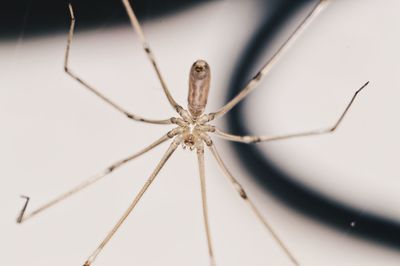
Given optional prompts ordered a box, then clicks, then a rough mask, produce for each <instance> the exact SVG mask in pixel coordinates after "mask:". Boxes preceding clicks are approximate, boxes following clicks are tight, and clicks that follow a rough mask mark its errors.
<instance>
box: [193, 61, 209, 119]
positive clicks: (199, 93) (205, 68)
mask: <svg viewBox="0 0 400 266" xmlns="http://www.w3.org/2000/svg"><path fill="white" fill-rule="evenodd" d="M210 78H211V75H210V67H209V65H208V64H207V62H206V61H204V60H197V61H196V62H194V64H193V65H192V68H191V69H190V74H189V95H188V107H189V112H190V113H191V114H192V116H193V117H194V118H197V117H199V116H200V115H202V114H203V112H204V109H205V107H206V104H207V98H208V91H209V89H210Z"/></svg>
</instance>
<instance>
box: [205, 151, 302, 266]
mask: <svg viewBox="0 0 400 266" xmlns="http://www.w3.org/2000/svg"><path fill="white" fill-rule="evenodd" d="M208 147H209V148H210V150H211V152H212V154H213V155H214V158H215V160H216V161H217V162H218V165H219V166H220V167H221V170H222V172H223V173H224V174H225V176H226V177H227V178H228V179H229V181H231V183H232V185H233V186H234V187H235V189H236V191H237V192H238V193H239V195H240V197H241V198H242V199H243V200H244V201H246V203H247V204H248V205H249V206H250V208H251V210H252V211H253V212H254V214H255V215H256V216H257V218H258V219H259V220H260V221H261V223H262V224H263V225H264V226H265V228H266V229H267V230H268V231H269V232H270V233H271V235H272V236H273V238H274V239H275V241H276V242H277V243H278V244H279V246H280V247H281V248H282V250H283V251H284V252H285V253H286V255H287V256H288V258H289V259H290V261H291V262H292V263H293V265H299V263H298V262H297V260H296V259H295V258H294V256H293V254H292V253H291V252H290V251H289V249H288V247H287V246H286V245H285V244H284V243H283V241H282V240H281V239H280V238H279V237H278V235H277V234H276V233H275V231H274V229H273V228H272V227H271V225H270V224H269V223H268V222H267V220H266V219H265V218H264V217H263V216H262V215H261V212H260V211H259V210H258V209H257V207H256V205H254V203H253V201H251V200H250V198H249V197H248V195H247V193H246V191H245V190H244V189H243V187H242V185H240V183H239V182H238V181H237V180H236V178H235V177H234V176H233V175H232V174H231V172H230V171H229V170H228V168H227V167H226V165H225V164H224V162H223V161H222V159H221V156H220V155H219V153H218V152H217V149H216V148H215V146H214V144H211V145H210V146H208Z"/></svg>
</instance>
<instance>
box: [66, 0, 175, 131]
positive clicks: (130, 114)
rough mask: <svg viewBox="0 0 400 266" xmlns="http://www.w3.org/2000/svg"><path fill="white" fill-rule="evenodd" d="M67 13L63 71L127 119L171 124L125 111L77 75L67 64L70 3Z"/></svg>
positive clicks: (71, 25) (71, 31)
mask: <svg viewBox="0 0 400 266" xmlns="http://www.w3.org/2000/svg"><path fill="white" fill-rule="evenodd" d="M69 13H70V17H71V24H70V29H69V34H68V40H67V47H66V49H65V58H64V59H65V60H64V71H65V72H66V73H67V74H68V75H69V76H71V77H72V78H73V79H75V80H76V81H78V82H79V83H80V84H82V85H83V86H84V87H85V88H87V89H88V90H89V91H91V92H93V93H94V94H95V95H97V96H98V97H100V98H101V99H102V100H103V101H105V102H106V103H108V104H109V105H111V106H112V107H114V108H115V109H116V110H117V111H119V112H120V113H122V114H124V115H125V116H126V117H128V118H129V119H132V120H135V121H140V122H145V123H150V124H161V125H162V124H171V119H163V120H153V119H147V118H143V117H141V116H138V115H136V114H132V113H130V112H128V111H126V110H125V109H124V108H122V107H121V106H119V105H117V104H116V103H114V102H113V101H111V100H110V99H108V98H107V97H106V96H104V95H103V94H102V93H100V92H99V91H98V90H97V89H96V88H94V87H93V86H91V85H89V84H88V83H87V82H86V81H84V80H83V79H81V78H80V77H79V76H77V75H76V74H75V73H74V72H73V71H72V70H71V69H70V68H69V66H68V63H69V51H70V47H71V43H72V38H73V36H74V28H75V16H74V11H73V9H72V6H71V4H70V5H69Z"/></svg>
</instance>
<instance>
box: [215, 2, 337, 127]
mask: <svg viewBox="0 0 400 266" xmlns="http://www.w3.org/2000/svg"><path fill="white" fill-rule="evenodd" d="M328 1H329V0H320V1H319V2H318V4H316V5H315V6H314V8H313V9H312V10H311V11H310V13H308V15H307V16H306V18H305V19H304V20H303V21H302V22H301V23H300V25H299V26H298V27H297V28H296V29H295V31H294V32H293V33H292V34H291V35H290V36H289V38H288V39H287V40H286V41H285V42H284V43H283V44H282V46H281V47H280V48H279V49H278V50H277V51H276V52H275V54H274V55H273V56H272V57H271V59H269V60H268V61H267V62H266V63H265V65H264V66H263V67H262V68H261V70H260V71H259V72H258V73H257V74H256V75H255V76H254V77H253V78H252V79H251V80H250V81H249V82H248V83H247V85H246V86H245V87H244V88H243V89H242V90H241V91H240V92H239V93H238V94H237V95H236V96H235V97H234V98H233V99H231V100H230V101H229V102H228V103H227V104H225V105H224V106H222V107H221V108H220V109H219V110H218V111H216V112H214V113H210V114H209V115H210V116H211V120H212V119H215V118H217V117H221V116H223V115H224V114H225V113H227V112H228V111H229V110H231V109H232V108H233V107H234V106H235V105H236V104H238V103H239V102H240V101H241V100H243V99H244V98H245V97H246V96H247V95H248V94H249V93H250V92H251V91H253V89H255V88H256V87H257V85H258V84H259V83H260V82H261V81H262V80H263V79H264V77H265V76H266V75H267V74H268V73H269V72H270V71H271V69H272V68H273V67H274V65H275V64H276V63H277V62H278V61H279V59H280V58H281V57H282V55H283V54H284V53H285V52H286V51H287V50H288V48H289V47H290V46H291V45H292V44H293V43H294V41H295V40H296V39H297V37H299V35H300V34H301V33H302V32H303V31H304V29H305V28H306V27H307V26H308V25H309V23H310V22H311V21H312V20H313V19H314V18H315V17H316V15H317V14H318V13H319V12H320V11H321V10H322V8H323V7H324V5H325V4H326V3H327V2H328Z"/></svg>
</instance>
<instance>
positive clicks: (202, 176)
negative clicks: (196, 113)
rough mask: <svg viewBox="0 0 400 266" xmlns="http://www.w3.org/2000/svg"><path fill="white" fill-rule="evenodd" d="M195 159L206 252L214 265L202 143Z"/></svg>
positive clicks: (212, 265)
mask: <svg viewBox="0 0 400 266" xmlns="http://www.w3.org/2000/svg"><path fill="white" fill-rule="evenodd" d="M197 159H198V164H199V172H200V184H201V199H202V205H203V217H204V225H205V230H206V235H207V245H208V254H209V256H210V265H211V266H215V265H216V263H215V258H214V252H213V247H212V241H211V232H210V225H209V222H208V208H207V193H206V179H205V165H204V147H203V144H202V143H201V145H199V146H198V147H197Z"/></svg>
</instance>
